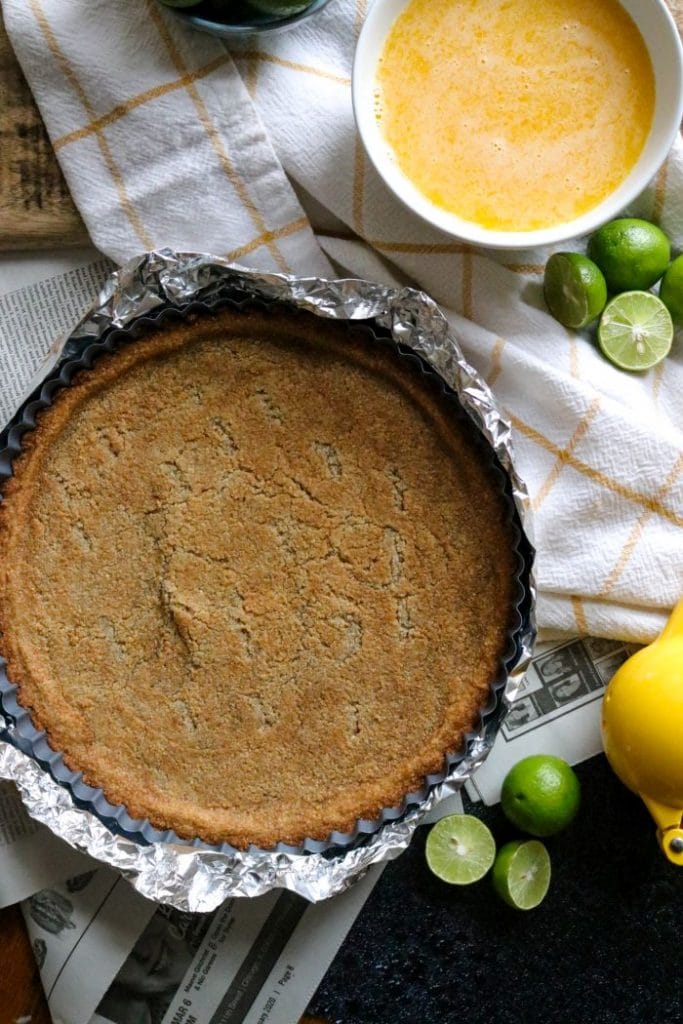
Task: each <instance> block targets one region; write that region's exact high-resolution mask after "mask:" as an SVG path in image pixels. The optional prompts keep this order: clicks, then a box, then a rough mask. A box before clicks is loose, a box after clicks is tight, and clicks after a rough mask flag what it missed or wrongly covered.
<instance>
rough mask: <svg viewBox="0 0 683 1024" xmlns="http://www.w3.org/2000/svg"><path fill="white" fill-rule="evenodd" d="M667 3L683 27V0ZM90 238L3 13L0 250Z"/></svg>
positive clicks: (72, 243)
mask: <svg viewBox="0 0 683 1024" xmlns="http://www.w3.org/2000/svg"><path fill="white" fill-rule="evenodd" d="M668 3H669V6H670V7H671V10H672V11H673V13H674V16H675V18H676V23H677V24H678V28H679V30H681V31H683V0H668ZM87 242H88V233H87V231H86V228H85V225H84V224H83V221H82V220H81V218H80V216H79V214H78V212H77V210H76V208H75V206H74V204H73V202H72V200H71V196H70V195H69V190H68V188H67V186H66V183H65V181H64V178H63V177H62V173H61V171H60V169H59V165H58V163H57V160H56V158H55V156H54V153H53V152H52V147H51V145H50V141H49V139H48V137H47V134H46V132H45V128H44V126H43V122H42V120H41V117H40V114H39V113H38V109H37V107H36V105H35V103H34V102H33V98H32V96H31V92H30V90H29V88H28V86H27V84H26V81H25V79H24V76H23V74H22V72H21V68H20V67H19V65H18V63H17V61H16V58H15V56H14V54H13V52H12V48H11V46H10V44H9V40H8V38H7V34H6V32H5V29H4V26H3V24H2V15H1V14H0V250H3V249H39V248H59V247H62V246H77V245H83V244H85V243H87Z"/></svg>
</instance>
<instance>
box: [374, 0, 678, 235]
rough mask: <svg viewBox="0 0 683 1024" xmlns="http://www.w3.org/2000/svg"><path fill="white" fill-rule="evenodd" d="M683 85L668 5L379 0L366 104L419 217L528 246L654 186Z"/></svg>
mask: <svg viewBox="0 0 683 1024" xmlns="http://www.w3.org/2000/svg"><path fill="white" fill-rule="evenodd" d="M627 8H630V13H629V10H628V9H627ZM636 8H638V9H639V10H641V13H636ZM632 14H633V16H632ZM364 37H365V38H364ZM655 47H656V49H655ZM654 52H656V53H657V55H658V60H659V61H660V62H663V64H664V65H665V68H666V70H667V77H666V79H665V80H664V79H663V73H662V69H661V68H657V67H656V66H655V62H653V60H652V58H651V53H654ZM370 65H371V66H370ZM663 81H665V86H664V87H663V86H662V82H663ZM680 82H681V47H680V41H679V40H678V36H677V34H676V29H675V26H674V25H673V22H672V21H671V18H670V15H669V14H668V12H667V11H666V8H665V7H664V4H663V2H661V0H647V2H645V3H642V0H641V2H640V4H637V3H634V2H633V0H631V3H629V2H625V3H624V4H621V3H619V2H618V0H600V2H599V3H596V2H595V0H438V2H435V0H408V2H404V3H399V4H396V3H395V2H390V0H377V3H376V4H375V7H374V8H373V9H372V10H371V12H370V16H369V17H368V20H367V22H366V25H365V27H364V30H363V33H362V35H361V39H360V41H359V46H358V51H357V55H356V64H355V67H354V109H355V112H356V118H357V121H358V126H359V129H360V132H361V135H362V137H363V141H364V143H365V145H366V148H367V149H368V152H369V154H370V156H371V158H372V159H373V161H374V163H375V165H376V166H377V169H378V170H379V172H380V174H381V175H382V176H383V177H384V179H385V181H386V182H387V184H389V185H390V187H391V188H392V189H393V190H394V191H395V192H396V193H397V195H398V196H399V198H401V199H402V200H403V201H404V202H406V203H407V205H409V206H411V208H413V209H414V210H415V211H416V212H417V213H419V214H420V215H421V216H423V217H425V219H427V220H430V221H431V222H432V223H434V224H436V225H437V226H439V227H442V228H444V229H445V230H446V231H449V233H452V234H455V235H458V236H459V237H464V238H467V239H469V240H471V241H475V242H480V243H483V244H492V245H509V246H512V247H514V246H529V245H532V244H542V243H546V242H551V241H555V240H557V238H556V237H555V236H557V235H558V229H559V234H560V235H561V236H562V237H570V236H571V235H573V234H578V233H580V232H581V231H582V230H590V229H591V228H592V227H593V226H595V224H591V223H589V222H590V221H591V219H592V218H594V217H595V216H596V215H597V221H596V223H600V222H601V221H603V220H606V219H608V218H609V217H610V216H612V215H614V214H615V213H616V212H617V210H619V209H621V208H622V207H623V206H624V205H625V204H626V203H627V202H629V201H630V199H632V198H633V197H634V195H635V194H637V192H638V191H640V189H642V188H643V187H644V186H645V185H646V184H647V182H648V180H649V178H650V177H651V176H652V174H653V173H654V172H655V171H656V169H657V167H658V166H659V164H660V163H661V162H662V160H663V158H664V156H665V155H666V152H667V151H668V148H669V146H670V145H671V142H672V141H673V138H674V137H675V132H676V127H677V123H678V121H679V119H680V105H681V97H680V92H681V90H680ZM676 83H678V87H677V85H676ZM676 88H677V89H678V91H676Z"/></svg>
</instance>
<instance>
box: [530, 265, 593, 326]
mask: <svg viewBox="0 0 683 1024" xmlns="http://www.w3.org/2000/svg"><path fill="white" fill-rule="evenodd" d="M543 294H544V296H545V301H546V304H547V306H548V309H549V310H550V312H551V313H552V314H553V316H554V317H555V319H556V320H559V321H560V323H561V324H563V325H564V326H565V327H571V328H572V330H575V331H578V330H580V329H581V328H582V327H587V326H588V324H589V323H591V321H593V320H595V318H596V316H599V315H600V313H602V311H603V309H604V308H605V303H606V302H607V285H606V284H605V278H604V276H603V273H602V271H601V270H600V268H599V267H598V266H597V265H596V264H595V263H593V261H592V260H589V259H588V257H587V256H582V255H581V254H580V253H578V252H556V253H555V254H554V255H553V256H551V257H550V259H549V260H548V262H547V263H546V267H545V277H544V280H543Z"/></svg>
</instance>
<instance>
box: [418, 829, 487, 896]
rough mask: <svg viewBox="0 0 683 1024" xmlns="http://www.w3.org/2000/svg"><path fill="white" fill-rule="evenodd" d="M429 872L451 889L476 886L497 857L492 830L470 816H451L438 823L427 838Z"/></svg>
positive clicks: (426, 853) (426, 850)
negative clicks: (474, 883) (473, 883)
mask: <svg viewBox="0 0 683 1024" xmlns="http://www.w3.org/2000/svg"><path fill="white" fill-rule="evenodd" d="M425 856H426V858H427V864H428V865H429V870H430V871H431V872H432V873H433V874H435V875H436V877H437V878H440V879H441V880H442V881H444V882H450V883H451V885H469V884H470V882H478V881H479V879H480V878H483V877H484V875H485V874H486V872H487V871H488V870H489V868H490V867H491V865H492V864H493V861H494V859H495V856H496V844H495V841H494V838H493V836H492V835H491V830H490V829H488V828H487V827H486V825H485V824H484V822H483V821H480V820H479V818H475V817H474V816H473V815H471V814H450V815H449V816H448V817H447V818H442V819H441V821H437V823H436V825H435V826H434V827H433V829H432V830H431V832H430V833H429V835H428V836H427V846H426V848H425Z"/></svg>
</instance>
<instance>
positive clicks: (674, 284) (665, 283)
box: [659, 256, 683, 324]
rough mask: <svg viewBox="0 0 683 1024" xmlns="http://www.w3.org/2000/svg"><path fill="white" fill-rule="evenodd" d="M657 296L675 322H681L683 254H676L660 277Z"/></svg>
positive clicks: (682, 322)
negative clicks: (660, 281)
mask: <svg viewBox="0 0 683 1024" xmlns="http://www.w3.org/2000/svg"><path fill="white" fill-rule="evenodd" d="M659 297H660V299H661V300H662V302H663V303H664V305H665V306H666V308H667V309H668V310H669V312H670V313H671V319H672V320H673V322H674V323H676V324H683V256H677V257H676V259H675V260H674V261H673V263H672V264H671V266H670V267H669V269H668V270H667V272H666V274H665V275H664V277H663V278H662V283H661V285H660V288H659Z"/></svg>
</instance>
